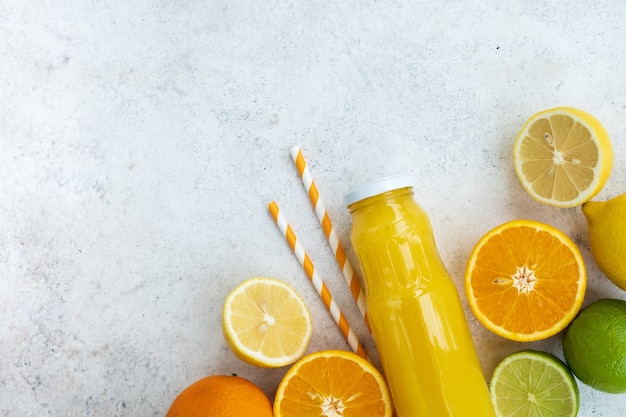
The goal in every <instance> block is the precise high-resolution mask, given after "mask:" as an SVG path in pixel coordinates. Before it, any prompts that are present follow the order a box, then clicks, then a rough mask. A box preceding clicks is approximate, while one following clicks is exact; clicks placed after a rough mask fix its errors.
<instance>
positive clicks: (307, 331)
mask: <svg viewBox="0 0 626 417" xmlns="http://www.w3.org/2000/svg"><path fill="white" fill-rule="evenodd" d="M222 330H223V333H224V338H225V339H226V342H227V343H228V346H229V347H230V348H231V350H232V351H233V352H234V353H235V355H237V357H239V358H240V359H241V360H243V361H245V362H248V363H250V364H253V365H256V366H261V367H265V368H278V367H281V366H285V365H289V364H292V363H294V362H295V361H297V360H298V359H300V358H301V357H302V356H303V355H304V353H305V352H306V349H307V347H308V346H309V342H310V341H311V335H312V334H313V323H312V320H311V314H310V312H309V309H308V307H307V306H306V303H305V302H304V299H303V298H302V297H301V296H300V295H299V294H298V293H297V292H296V291H295V290H294V289H293V288H292V287H291V286H289V285H288V284H287V283H285V282H283V281H280V280H277V279H273V278H250V279H248V280H246V281H244V282H243V283H241V284H240V285H239V286H237V287H236V288H235V289H234V290H232V291H231V293H230V294H229V295H228V296H227V297H226V300H225V301H224V307H223V310H222Z"/></svg>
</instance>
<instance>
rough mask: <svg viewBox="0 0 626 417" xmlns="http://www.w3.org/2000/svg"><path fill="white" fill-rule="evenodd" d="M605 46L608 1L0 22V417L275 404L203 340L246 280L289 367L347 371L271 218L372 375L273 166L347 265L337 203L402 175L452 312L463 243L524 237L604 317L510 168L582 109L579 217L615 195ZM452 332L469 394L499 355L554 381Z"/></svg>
mask: <svg viewBox="0 0 626 417" xmlns="http://www.w3.org/2000/svg"><path fill="white" fill-rule="evenodd" d="M625 20H626V3H624V2H622V1H621V0H605V1H588V2H582V1H579V2H559V4H558V5H557V2H531V1H522V2H520V1H517V0H503V1H482V0H481V1H478V0H468V1H448V2H432V1H414V2H411V1H405V0H390V1H377V2H357V1H340V2H334V1H328V2H319V1H312V2H305V1H302V2H298V1H273V0H268V1H263V2H260V1H244V0H235V1H222V2H215V1H197V0H191V1H180V2H166V1H162V0H151V1H150V0H139V1H120V0H108V1H94V0H91V1H90V0H84V1H80V0H67V1H63V2H59V1H51V0H41V1H33V0H23V1H17V0H14V1H11V0H0V173H1V177H0V284H1V289H0V314H1V316H0V358H1V360H0V414H1V415H3V416H10V417H17V416H20V417H22V416H44V415H50V416H146V417H147V416H163V415H164V414H165V412H166V410H167V408H168V406H169V404H170V403H171V401H172V400H173V398H174V397H175V396H176V394H177V393H178V392H180V391H181V390H182V389H183V388H184V387H185V386H187V385H189V384H190V383H192V382H193V381H195V380H196V379H198V378H200V377H203V376H205V375H208V374H214V373H226V374H231V373H237V374H239V375H240V376H243V377H246V378H248V379H250V380H252V381H253V382H255V383H257V384H259V385H260V386H261V387H262V388H263V389H264V390H265V391H266V393H267V394H268V395H269V396H270V397H273V395H274V392H275V389H276V386H277V384H278V382H279V380H280V378H281V377H282V375H283V374H284V372H285V369H275V370H266V369H257V368H254V367H252V366H249V365H246V364H244V363H242V362H241V361H239V360H238V359H236V358H235V357H234V356H233V355H232V354H231V352H230V351H229V350H228V348H227V346H226V344H225V343H224V341H223V338H222V335H221V330H220V310H221V305H222V301H223V299H224V297H225V296H226V294H227V293H228V292H229V291H230V290H231V289H232V288H233V287H234V286H235V285H236V284H237V283H239V282H241V281H243V280H245V279H247V278H249V277H251V276H255V275H262V276H273V277H276V278H280V279H282V280H285V281H287V282H289V283H290V284H292V285H293V286H294V287H296V289H297V290H298V291H299V292H300V293H301V294H302V295H303V296H304V298H305V299H306V301H307V303H308V305H309V307H310V309H311V311H312V314H313V317H314V321H315V330H314V336H313V340H312V343H311V345H310V348H309V350H310V351H315V350H320V349H328V348H340V349H347V345H346V343H345V342H344V341H343V339H342V337H341V335H340V334H339V332H338V330H337V328H336V327H335V325H334V323H333V321H332V320H331V318H330V315H329V314H328V313H327V312H326V310H325V309H324V307H323V305H322V303H321V301H320V300H319V299H318V297H317V295H316V294H315V292H314V290H313V288H312V286H311V285H310V284H309V282H308V280H307V278H306V276H305V274H304V272H303V271H302V269H301V268H300V266H299V264H298V262H297V260H296V259H295V257H294V256H293V255H292V254H291V252H290V250H289V248H288V246H287V244H286V243H285V242H284V241H283V238H282V237H281V236H280V234H279V232H278V230H277V229H276V227H275V225H274V224H273V222H272V219H271V217H270V216H269V214H268V212H267V204H268V203H269V202H270V201H272V200H276V201H277V202H278V203H279V204H280V205H281V207H282V209H283V211H284V213H285V215H286V216H287V218H288V219H289V221H290V222H291V223H292V225H293V227H294V229H295V230H296V233H297V234H298V235H299V237H300V238H301V241H302V243H303V245H304V246H305V248H306V249H307V250H308V251H309V252H310V255H311V257H312V259H313V260H314V262H315V263H316V266H317V269H318V272H319V273H320V274H321V275H322V276H323V277H324V278H325V279H326V280H327V281H328V283H329V285H330V287H331V289H332V291H333V293H334V294H335V297H336V298H337V300H338V302H339V304H340V305H341V306H342V308H343V309H344V311H345V313H346V314H347V316H348V318H349V320H351V321H352V323H353V326H354V327H355V330H356V332H357V334H358V335H359V337H360V339H361V341H362V342H363V343H364V344H365V346H366V348H367V349H368V350H369V351H370V353H371V354H372V355H373V356H374V357H376V355H375V350H374V345H373V342H372V340H371V338H370V337H369V335H368V334H367V332H366V331H365V329H364V326H363V324H362V322H361V320H360V318H359V313H358V310H357V308H356V306H355V305H354V303H353V302H352V300H351V298H350V296H349V293H348V291H347V289H346V286H345V284H344V282H343V278H342V277H341V275H340V272H339V270H338V268H337V266H336V264H335V261H334V258H333V257H332V254H331V253H330V251H329V249H328V247H327V246H326V243H325V240H324V235H323V233H322V231H321V229H320V227H319V225H318V223H317V220H316V218H315V215H314V213H313V211H312V209H311V206H310V204H309V201H308V199H307V197H306V194H305V192H304V189H303V188H302V185H301V184H300V182H299V178H298V176H297V173H296V171H295V168H294V166H293V164H292V161H291V159H290V156H289V148H290V147H291V146H293V145H300V146H301V148H302V150H303V152H304V154H305V156H306V158H307V160H308V162H309V165H310V168H311V170H312V172H313V174H314V176H315V179H316V180H317V183H318V186H319V188H320V190H321V191H322V193H323V196H324V200H325V202H326V206H327V208H328V210H329V212H330V214H331V218H332V219H333V221H334V223H335V227H336V229H337V232H338V234H339V238H340V240H341V241H342V242H343V243H344V245H345V246H346V247H347V248H348V250H349V251H350V245H349V241H348V233H349V227H350V218H349V214H348V212H347V210H346V209H345V207H344V206H343V204H342V197H343V195H344V194H345V193H346V192H347V191H348V190H349V189H350V188H351V187H352V186H354V185H357V184H359V183H361V182H363V181H365V180H369V179H372V178H374V177H378V176H381V175H387V174H392V173H399V172H406V173H410V174H412V175H413V176H414V177H415V178H416V180H417V182H418V184H419V186H418V187H417V189H416V198H417V200H418V201H419V202H420V204H421V205H422V206H423V207H424V208H425V209H426V210H427V211H428V212H429V213H430V214H431V219H432V222H433V226H434V229H435V233H436V237H437V243H438V246H439V249H440V252H441V255H442V257H443V259H444V261H445V263H446V265H447V267H448V269H449V271H450V273H451V275H452V276H453V277H454V279H455V281H456V283H457V284H458V286H459V289H460V290H462V275H463V271H464V268H465V263H466V261H467V257H468V256H469V252H470V251H471V249H472V247H473V245H474V243H475V242H476V241H477V240H478V239H479V238H480V236H482V235H483V234H484V233H485V232H487V231H488V230H489V229H490V228H492V227H494V226H496V225H498V224H500V223H502V222H504V221H507V220H511V219H515V218H532V219H536V220H541V221H544V222H547V223H550V224H552V225H554V226H557V227H559V228H561V229H562V230H564V231H565V232H566V233H567V234H568V235H570V236H571V237H572V238H573V239H574V240H575V241H576V242H577V243H578V244H579V246H580V248H581V250H582V252H583V255H584V257H585V261H586V262H587V266H588V270H589V289H588V292H587V296H586V299H585V305H586V304H589V303H590V302H592V301H594V300H596V299H598V298H602V297H616V298H621V299H625V298H626V294H625V293H624V292H622V291H620V290H618V289H617V287H615V286H614V285H612V284H611V283H610V282H608V280H606V279H605V278H604V277H603V276H602V275H601V273H600V272H599V271H598V269H597V267H596V266H595V264H594V263H593V260H592V258H591V255H590V252H589V245H588V240H587V232H586V223H585V220H584V218H583V216H582V214H581V212H580V210H579V209H568V210H561V209H553V208H550V207H546V206H542V205H540V204H538V203H536V202H534V201H532V200H531V198H530V197H529V196H528V195H527V194H526V193H525V192H524V191H523V190H522V188H521V186H520V184H519V183H518V181H517V179H516V177H515V174H514V171H513V168H512V158H511V149H512V140H513V138H514V136H515V134H516V133H517V131H518V130H519V128H520V126H521V124H522V123H523V122H524V120H525V119H526V118H527V117H528V116H530V115H531V114H533V113H535V112H536V111H539V110H542V109H545V108H548V107H552V106H555V105H572V106H577V107H580V108H583V109H586V110H587V111H589V112H591V113H593V114H595V115H596V116H597V117H598V118H599V119H600V120H601V121H602V122H603V124H604V125H605V126H606V128H607V130H608V131H609V132H610V134H611V136H612V138H613V144H614V150H615V164H614V169H613V173H612V176H611V178H610V180H609V182H608V184H607V185H606V187H605V188H604V189H603V191H602V192H601V194H600V195H598V197H597V199H607V198H609V197H612V196H615V195H617V194H620V193H621V192H624V191H626V186H625V181H626V163H625V161H626V142H625V140H624V138H625V137H626V124H625V123H624V114H625V109H626V94H625V92H626V77H624V68H625V67H624V63H625V62H626V25H624V21H625ZM349 253H350V257H351V258H352V259H353V257H352V252H349ZM463 300H464V302H465V298H463ZM465 307H466V308H467V305H465ZM467 314H468V317H469V323H470V326H471V330H472V334H473V336H474V339H475V341H476V344H477V347H478V350H479V352H480V357H481V363H482V366H483V368H484V371H485V374H486V376H487V378H488V379H489V377H490V375H491V372H492V371H493V368H494V367H495V365H496V364H497V363H498V362H499V361H500V360H501V359H502V358H503V357H504V356H505V355H507V354H509V353H511V352H514V351H517V350H520V349H524V348H535V349H542V350H547V351H550V352H553V353H555V354H556V355H558V356H560V357H562V351H561V339H560V335H559V336H555V337H552V338H550V339H548V340H545V341H542V342H537V343H531V344H520V343H514V342H510V341H507V340H505V339H502V338H500V337H498V336H495V335H493V334H491V333H489V332H488V331H487V330H485V329H484V328H483V327H481V326H480V325H479V324H478V323H477V321H476V320H475V319H474V318H473V316H472V315H471V312H470V311H469V309H468V310H467ZM580 389H581V410H580V416H584V417H591V416H601V417H623V416H624V415H625V411H624V410H626V395H607V394H603V393H600V392H597V391H594V390H591V389H589V388H588V387H586V386H584V385H582V384H581V385H580Z"/></svg>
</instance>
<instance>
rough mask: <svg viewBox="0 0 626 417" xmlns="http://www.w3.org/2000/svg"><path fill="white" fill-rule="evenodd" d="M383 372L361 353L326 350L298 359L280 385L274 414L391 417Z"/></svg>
mask: <svg viewBox="0 0 626 417" xmlns="http://www.w3.org/2000/svg"><path fill="white" fill-rule="evenodd" d="M392 414H393V406H392V403H391V397H390V395H389V390H388V388H387V384H386V382H385V380H384V378H383V376H382V374H381V373H380V372H378V370H377V369H376V368H375V367H374V365H372V364H371V363H370V362H368V361H366V360H365V359H363V358H362V357H360V356H359V355H357V354H355V353H352V352H347V351H341V350H322V351H318V352H315V353H311V354H309V355H307V356H305V357H303V358H302V359H300V360H299V361H298V362H296V363H295V364H294V365H293V366H292V367H291V368H290V369H289V370H288V371H287V373H286V374H285V376H284V377H283V379H282V381H281V382H280V384H279V385H278V389H277V391H276V396H275V399H274V417H320V416H333V417H340V416H341V417H391V416H392Z"/></svg>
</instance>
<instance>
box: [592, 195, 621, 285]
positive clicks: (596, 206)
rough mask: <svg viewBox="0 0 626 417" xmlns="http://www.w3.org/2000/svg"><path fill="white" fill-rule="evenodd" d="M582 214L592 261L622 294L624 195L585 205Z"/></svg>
mask: <svg viewBox="0 0 626 417" xmlns="http://www.w3.org/2000/svg"><path fill="white" fill-rule="evenodd" d="M582 210H583V213H584V215H585V217H586V218H587V227H588V229H589V245H590V247H591V255H592V256H593V259H594V260H595V261H596V263H597V264H598V267H599V268H600V270H601V271H602V273H604V275H606V276H607V278H608V279H610V280H611V281H613V283H614V284H615V285H617V286H618V287H620V288H621V289H622V290H625V291H626V193H624V194H621V195H619V196H617V197H614V198H612V199H610V200H608V201H606V202H600V201H588V202H586V203H585V204H583V206H582Z"/></svg>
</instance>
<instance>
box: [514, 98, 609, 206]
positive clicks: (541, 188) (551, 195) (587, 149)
mask: <svg viewBox="0 0 626 417" xmlns="http://www.w3.org/2000/svg"><path fill="white" fill-rule="evenodd" d="M513 161H514V165H515V172H516V174H517V177H518V178H519V180H520V182H521V183H522V186H523V187H524V189H526V191H527V192H528V193H529V194H530V195H531V196H532V197H533V198H534V199H535V200H537V201H539V202H541V203H544V204H548V205H551V206H555V207H562V208H566V207H575V206H579V205H581V204H582V203H584V202H585V201H588V200H590V199H591V198H592V197H593V196H595V195H596V194H597V193H598V192H599V191H600V190H601V189H602V187H603V186H604V184H605V183H606V181H607V180H608V178H609V175H610V173H611V168H612V165H613V148H612V145H611V141H610V139H609V135H608V133H607V132H606V130H605V129H604V127H603V126H602V124H601V123H600V122H599V121H598V120H597V119H596V118H595V117H594V116H592V115H591V114H589V113H587V112H585V111H583V110H579V109H576V108H573V107H556V108H553V109H549V110H544V111H542V112H539V113H537V114H535V115H533V116H531V117H530V118H529V119H528V120H527V121H526V123H524V125H523V126H522V129H521V131H520V132H519V134H518V135H517V138H516V139H515V144H514V147H513Z"/></svg>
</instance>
